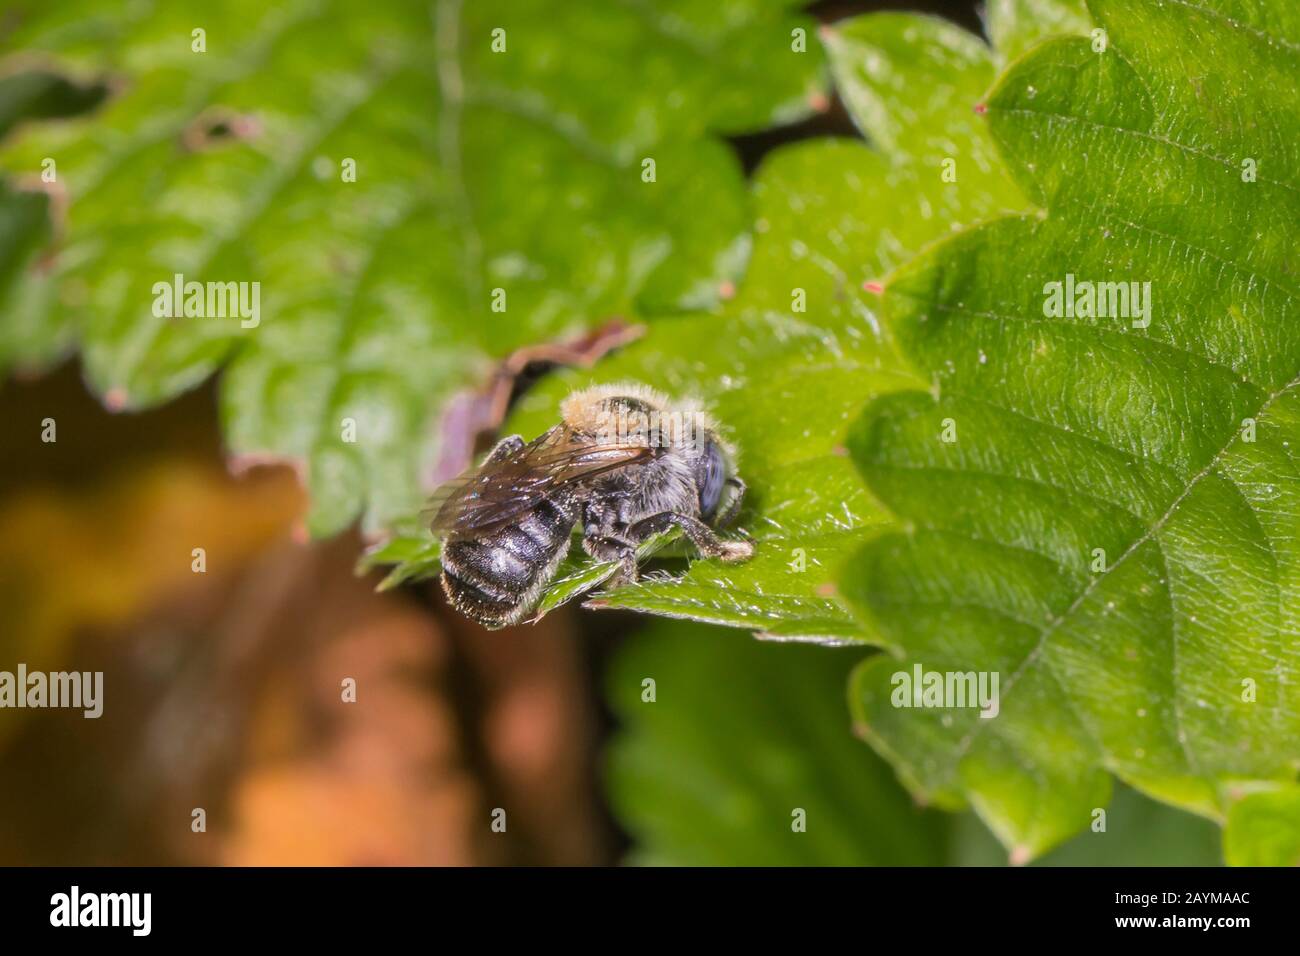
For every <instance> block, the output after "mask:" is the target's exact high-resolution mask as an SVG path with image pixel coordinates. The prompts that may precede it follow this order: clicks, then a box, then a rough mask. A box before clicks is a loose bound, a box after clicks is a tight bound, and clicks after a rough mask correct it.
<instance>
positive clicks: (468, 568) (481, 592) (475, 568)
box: [442, 501, 577, 627]
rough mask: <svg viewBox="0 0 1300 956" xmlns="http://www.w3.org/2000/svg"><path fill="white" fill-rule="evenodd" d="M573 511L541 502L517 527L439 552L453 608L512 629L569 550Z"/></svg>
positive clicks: (445, 588)
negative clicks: (511, 626)
mask: <svg viewBox="0 0 1300 956" xmlns="http://www.w3.org/2000/svg"><path fill="white" fill-rule="evenodd" d="M576 521H577V512H576V509H575V508H572V507H569V506H566V505H564V504H556V503H553V502H550V501H543V502H541V503H540V504H538V505H537V506H536V507H535V508H533V509H532V510H531V511H529V512H528V513H527V514H525V515H524V516H523V517H522V518H521V519H520V520H519V522H518V523H517V524H513V525H508V526H507V527H505V528H502V529H501V530H499V531H494V532H492V533H491V534H489V535H486V536H484V537H482V538H458V537H453V538H450V539H448V541H447V542H446V543H445V544H444V545H443V549H442V588H443V591H445V592H446V594H447V597H448V599H449V600H450V601H451V603H452V605H453V606H454V607H455V608H456V609H457V610H458V611H460V612H461V613H463V614H466V615H468V616H469V617H471V618H473V619H474V620H476V621H478V622H479V623H480V624H483V625H485V626H487V627H503V626H505V625H507V624H515V623H518V622H519V621H520V620H522V619H523V618H524V616H525V615H526V614H528V612H529V611H531V610H532V607H533V604H534V602H535V601H536V599H537V595H538V592H539V591H540V590H541V587H542V586H543V585H544V584H545V583H546V581H547V579H549V577H550V575H551V574H552V573H554V570H555V566H556V565H557V564H558V563H559V561H560V558H562V557H563V556H564V552H565V551H566V550H567V549H568V544H569V535H570V534H571V533H572V531H573V525H574V523H575V522H576Z"/></svg>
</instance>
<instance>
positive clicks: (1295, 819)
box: [1223, 784, 1300, 866]
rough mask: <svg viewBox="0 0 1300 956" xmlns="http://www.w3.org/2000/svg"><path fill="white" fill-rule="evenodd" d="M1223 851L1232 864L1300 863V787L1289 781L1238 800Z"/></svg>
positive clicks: (1276, 864) (1233, 809)
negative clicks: (1281, 785) (1284, 784)
mask: <svg viewBox="0 0 1300 956" xmlns="http://www.w3.org/2000/svg"><path fill="white" fill-rule="evenodd" d="M1223 853H1224V856H1225V857H1226V858H1227V860H1228V863H1229V864H1231V865H1232V866H1300V787H1297V786H1295V785H1294V784H1288V785H1286V786H1283V787H1278V788H1277V789H1276V790H1265V791H1262V792H1260V793H1252V794H1249V795H1247V796H1245V797H1243V798H1242V799H1240V800H1238V801H1237V802H1236V803H1234V804H1233V805H1232V807H1231V808H1230V809H1229V810H1228V825H1227V827H1226V828H1225V829H1224V832H1223Z"/></svg>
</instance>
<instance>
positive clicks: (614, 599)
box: [508, 14, 1024, 643]
mask: <svg viewBox="0 0 1300 956" xmlns="http://www.w3.org/2000/svg"><path fill="white" fill-rule="evenodd" d="M823 36H824V41H825V43H826V45H827V48H828V50H829V54H830V59H831V65H832V69H833V71H834V74H835V79H836V84H837V86H838V87H839V89H840V91H841V93H842V95H843V96H844V99H845V102H846V104H847V105H848V107H849V109H850V111H851V112H852V114H853V116H854V118H855V120H856V121H857V122H858V124H859V125H860V126H861V127H862V129H863V131H864V133H866V135H867V136H868V137H869V138H870V139H871V140H872V141H873V142H874V143H876V144H878V145H879V147H880V148H879V149H870V148H868V147H866V146H864V145H862V144H860V143H856V142H850V141H846V140H818V141H814V142H810V143H801V144H797V145H792V146H789V147H786V148H783V149H780V150H777V151H776V152H775V153H773V154H772V155H771V156H770V157H769V158H768V159H767V160H766V161H765V163H764V165H763V167H762V168H761V170H760V171H759V173H758V176H757V180H756V182H755V184H754V202H755V205H756V207H757V217H758V218H757V231H758V236H757V241H756V244H755V248H754V254H753V257H752V260H751V262H750V266H749V269H748V273H747V276H746V279H745V281H744V282H743V283H742V284H741V286H740V288H739V290H738V294H737V295H736V297H735V299H734V300H732V301H730V302H729V303H727V304H726V305H725V306H724V307H721V308H718V309H714V310H711V311H709V312H707V313H701V314H698V315H693V316H688V317H677V318H670V319H663V320H660V321H656V322H654V323H653V324H652V325H651V327H650V330H649V332H648V334H647V335H646V336H645V337H644V338H643V339H642V340H641V341H639V342H637V343H636V344H635V345H633V346H631V347H629V348H627V349H625V350H623V351H622V352H621V353H619V354H618V355H615V356H613V357H611V358H609V359H607V360H605V361H603V362H602V363H600V365H599V367H598V368H597V370H596V371H595V373H594V374H593V373H586V372H576V371H570V372H566V373H563V374H557V375H553V376H551V377H550V378H549V379H548V380H547V381H546V382H544V383H543V385H542V387H540V388H539V389H537V390H536V391H534V392H532V393H530V394H529V395H527V396H526V397H525V399H524V401H523V403H522V406H521V409H520V410H519V413H518V414H517V415H516V416H515V418H514V420H513V421H512V422H510V423H509V427H508V431H515V432H519V433H521V434H522V435H524V436H525V437H531V436H533V435H536V434H540V433H541V432H542V431H544V430H545V429H546V428H547V427H548V426H549V425H551V424H552V423H553V422H554V421H555V417H556V414H557V411H556V409H557V406H558V403H559V400H560V399H561V398H562V397H563V395H564V394H565V393H566V392H567V391H568V390H570V389H572V388H577V387H580V386H582V385H586V384H589V383H590V382H592V381H602V382H614V381H625V380H634V381H640V382H645V383H649V384H652V385H654V386H655V387H657V388H661V389H664V390H667V391H669V392H672V393H675V394H677V395H679V396H685V395H690V396H694V397H696V398H698V399H700V400H703V401H704V402H705V403H706V404H707V405H709V406H710V407H711V408H712V410H713V412H714V413H715V417H717V418H718V420H719V421H720V422H721V423H722V424H723V426H724V427H725V429H726V430H727V431H728V433H729V435H730V437H731V438H732V439H733V440H734V443H735V444H736V446H737V447H738V449H739V452H740V474H741V475H742V477H744V479H745V480H746V481H747V482H748V483H749V486H750V492H749V498H748V504H747V505H746V507H745V509H744V510H743V512H742V513H741V515H740V519H739V524H740V525H741V526H742V527H743V528H744V529H745V530H746V531H747V532H748V533H749V534H750V535H751V536H752V537H753V538H754V539H755V540H756V541H757V543H758V549H757V553H756V555H755V557H754V558H753V559H751V560H750V561H749V562H746V563H744V564H721V563H719V562H716V561H696V562H693V563H692V564H691V565H690V566H689V568H688V569H687V570H686V571H685V572H684V573H681V574H677V575H674V576H671V577H665V576H663V575H657V576H651V577H647V578H644V579H643V580H641V581H640V582H638V583H637V584H635V585H632V586H626V587H621V588H618V589H616V590H614V591H613V592H612V593H609V594H605V595H602V596H600V597H599V598H598V599H597V601H596V602H595V605H596V606H599V607H621V608H632V609H636V610H642V611H649V612H653V613H656V614H661V615H667V616H670V617H687V618H692V619H696V620H701V621H709V622H713V623H717V624H726V625H730V626H734V627H745V628H750V629H753V630H756V631H761V632H765V633H768V634H771V635H773V636H776V637H781V638H784V639H790V640H794V639H802V640H817V641H825V642H831V643H836V642H841V641H844V640H850V639H863V638H868V637H869V635H867V634H864V632H863V630H862V628H861V627H860V626H859V624H858V623H857V622H856V621H855V620H854V619H853V617H852V616H851V615H850V614H849V613H848V612H847V611H846V610H845V609H844V607H843V606H842V605H841V604H840V602H839V601H838V600H836V598H835V597H834V595H833V593H832V592H831V590H829V589H828V585H829V582H831V581H833V580H834V578H835V577H836V575H837V570H838V566H839V564H840V563H841V562H842V561H843V560H844V559H845V558H846V557H847V556H848V555H849V554H851V553H852V552H853V550H854V549H855V548H856V547H858V546H859V545H860V544H861V543H862V542H863V541H864V540H866V539H867V538H868V537H869V536H870V535H872V534H874V533H876V532H877V530H878V529H879V528H880V527H882V526H883V525H884V524H885V523H887V522H888V521H889V520H890V519H889V518H888V517H887V516H886V515H885V514H884V513H883V512H882V511H881V509H880V508H879V506H878V505H877V504H876V503H875V502H874V501H873V500H872V499H871V498H870V496H868V495H867V494H866V493H865V490H864V488H863V486H862V481H861V479H860V477H859V476H858V475H857V474H856V473H855V470H854V468H853V465H852V463H851V462H850V461H849V459H848V458H847V456H846V449H845V446H844V442H845V439H846V434H847V431H848V426H849V423H850V422H851V421H852V419H853V417H854V416H855V415H856V414H857V412H858V410H859V409H860V408H861V407H862V405H863V403H864V402H866V401H867V400H868V399H869V398H871V397H873V396H875V395H879V394H881V393H884V392H888V391H890V390H894V389H899V388H905V387H909V386H910V387H915V386H916V384H917V380H916V378H915V377H914V376H912V375H911V374H910V373H908V372H906V371H901V370H900V368H901V366H900V362H899V360H898V359H897V357H896V355H895V350H894V346H893V344H892V342H891V341H890V339H889V336H888V335H887V333H886V330H885V329H883V328H882V327H881V325H880V322H879V318H878V316H877V314H876V308H877V305H876V298H877V297H876V296H875V295H873V294H871V293H869V292H867V291H865V290H864V289H863V284H864V283H865V282H868V281H871V280H874V279H877V278H879V277H881V276H883V275H884V274H885V273H886V272H888V270H889V269H891V268H893V267H894V266H896V265H898V264H899V263H900V262H901V261H903V260H904V259H905V258H906V256H907V255H908V254H909V253H910V252H913V251H915V250H917V249H919V248H920V247H921V246H922V245H924V244H925V243H926V242H928V241H931V240H933V239H935V238H937V237H939V236H942V235H944V234H945V233H947V232H948V231H950V230H951V229H953V228H956V227H958V226H960V225H961V224H969V223H972V222H975V221H978V220H980V219H982V218H986V217H989V216H992V215H995V214H997V213H1000V212H1004V211H1007V210H1011V209H1020V208H1023V206H1024V200H1023V199H1022V198H1021V196H1020V194H1019V193H1018V192H1017V191H1016V189H1015V188H1014V187H1013V186H1012V185H1011V183H1010V181H1009V180H1008V179H1007V177H1006V175H1005V173H1004V172H1003V171H1002V168H1001V166H1000V164H999V163H998V162H997V160H996V157H995V155H994V148H993V145H992V142H991V140H990V139H989V137H988V134H987V131H986V130H985V128H984V125H983V123H982V122H980V121H979V117H978V116H977V115H976V114H975V113H974V112H973V107H974V106H975V104H977V103H978V102H979V100H980V97H981V96H982V95H983V93H984V92H985V90H986V89H987V87H988V85H989V83H990V82H991V81H992V78H993V65H992V60H991V56H990V53H989V51H988V49H987V48H986V47H985V46H984V45H983V44H982V43H981V42H980V41H979V40H978V39H977V38H975V37H974V36H972V35H971V34H969V33H967V32H965V31H963V30H961V29H959V28H957V27H955V26H953V25H951V24H948V23H946V22H944V21H942V20H937V19H933V18H927V17H918V16H910V15H900V14H874V15H871V16H866V17H862V18H859V19H855V20H851V21H848V22H846V23H844V24H839V25H836V26H835V27H832V28H829V29H827V30H825V31H824V32H823ZM915 90H925V91H926V95H925V96H924V97H923V98H922V99H921V101H920V102H919V103H913V102H912V91H915ZM948 159H953V160H954V161H955V162H956V166H955V171H956V176H957V180H956V182H951V181H947V180H946V179H945V169H946V167H945V160H948ZM800 295H802V296H803V298H804V303H805V304H806V311H799V310H797V309H796V308H795V305H796V302H797V299H798V296H800Z"/></svg>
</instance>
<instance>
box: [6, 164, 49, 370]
mask: <svg viewBox="0 0 1300 956" xmlns="http://www.w3.org/2000/svg"><path fill="white" fill-rule="evenodd" d="M49 231H50V220H49V198H48V197H47V196H46V195H45V194H44V193H42V192H35V191H26V190H20V189H14V188H12V187H10V186H9V185H7V184H5V183H3V182H0V311H2V312H3V315H4V316H5V319H4V321H5V325H6V329H7V333H8V334H7V336H6V337H5V338H4V339H0V367H4V366H7V365H9V364H11V363H13V362H15V361H16V357H17V356H18V355H32V354H38V353H39V346H37V345H36V344H35V343H36V342H38V341H40V340H41V339H42V338H43V332H42V329H41V326H40V320H39V316H40V313H41V311H42V306H43V303H44V300H45V298H46V297H47V296H48V295H49V294H50V283H49V277H48V272H47V271H46V270H45V269H44V268H43V267H42V265H41V262H40V251H41V247H42V246H43V245H44V244H45V242H46V240H47V239H48V237H49Z"/></svg>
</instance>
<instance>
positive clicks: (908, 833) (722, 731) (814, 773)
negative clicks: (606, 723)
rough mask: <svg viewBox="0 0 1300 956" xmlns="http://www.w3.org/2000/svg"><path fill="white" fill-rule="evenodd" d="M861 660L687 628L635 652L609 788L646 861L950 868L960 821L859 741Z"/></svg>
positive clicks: (623, 670) (621, 676)
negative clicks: (851, 695)
mask: <svg viewBox="0 0 1300 956" xmlns="http://www.w3.org/2000/svg"><path fill="white" fill-rule="evenodd" d="M856 656H857V655H854V654H853V653H852V652H851V651H844V650H841V651H825V650H821V649H816V648H807V647H798V646H791V645H779V644H769V643H763V642H759V641H754V640H751V639H749V638H748V637H747V636H744V635H741V634H737V633H734V632H731V633H728V632H725V631H719V630H716V629H712V628H707V627H703V626H700V625H691V624H683V623H658V624H655V625H654V626H653V627H652V628H651V629H650V631H649V632H648V633H641V634H638V635H637V636H636V639H635V640H633V641H629V642H628V643H627V644H626V645H625V646H624V648H623V650H622V651H621V653H620V654H619V656H618V657H617V658H616V660H615V662H614V665H613V667H612V668H611V671H610V674H609V677H608V680H607V692H608V698H609V701H610V704H611V706H612V708H613V709H614V711H615V713H616V715H617V716H618V718H619V720H620V721H621V723H622V725H623V726H622V729H621V730H620V732H619V733H618V735H617V736H616V737H615V739H614V741H613V743H612V744H611V746H610V749H609V751H608V754H607V757H608V767H609V769H608V773H607V779H608V783H609V792H610V799H611V801H612V803H613V806H614V811H615V813H616V814H617V816H618V818H619V820H620V821H621V822H622V823H623V825H624V826H625V827H626V828H627V829H628V830H630V831H631V833H632V836H633V839H634V841H635V844H636V845H635V847H634V849H633V852H632V857H631V858H632V861H633V862H637V863H642V864H669V865H676V866H710V865H714V866H716V865H727V866H770V865H787V866H789V865H803V864H815V865H821V866H843V865H855V866H856V865H895V866H902V865H924V864H931V865H934V864H939V863H942V862H943V852H944V845H945V843H944V837H945V831H946V821H945V820H943V819H942V818H940V817H938V816H937V815H936V814H934V813H926V812H924V811H922V810H921V809H920V808H918V807H917V806H916V805H915V804H914V803H913V802H912V801H911V799H910V798H909V797H908V796H907V795H906V794H905V793H904V792H903V790H902V789H901V788H899V787H898V786H897V784H895V782H894V780H893V775H892V774H891V773H890V771H889V768H888V766H887V765H886V764H885V763H884V762H883V761H882V760H880V759H879V758H876V757H874V756H873V755H872V754H871V753H870V752H869V751H865V750H864V749H863V747H862V745H861V744H860V743H859V742H858V741H856V740H854V739H853V736H852V735H851V734H850V733H849V728H848V722H847V720H846V719H845V713H844V700H843V692H844V679H845V675H846V674H847V673H848V668H849V667H850V665H851V664H852V660H851V658H852V657H856ZM647 680H650V681H653V682H654V683H653V694H654V699H653V701H652V702H650V701H647V700H646V699H645V697H646V695H647V693H648V690H647V689H648V688H649V687H650V685H648V684H646V683H645V682H646V681H647ZM720 688H725V693H720V692H719V689H720ZM796 810H802V811H804V822H805V830H804V832H795V830H794V829H793V826H794V824H795V820H796V817H795V816H794V814H795V812H796Z"/></svg>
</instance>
